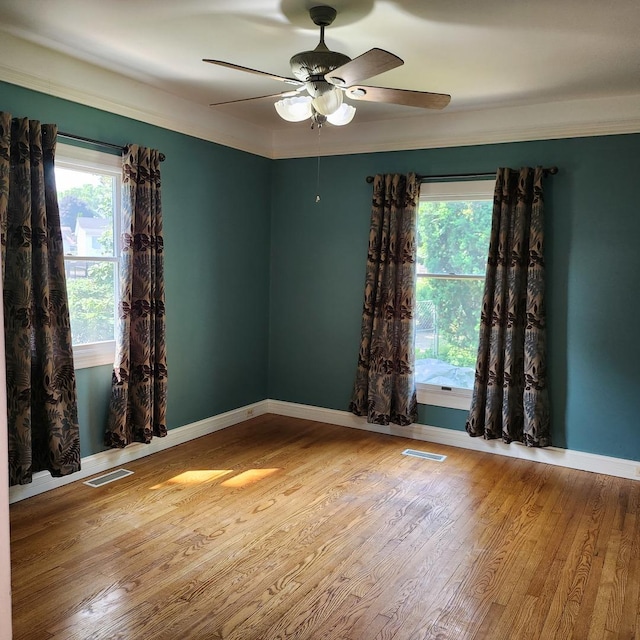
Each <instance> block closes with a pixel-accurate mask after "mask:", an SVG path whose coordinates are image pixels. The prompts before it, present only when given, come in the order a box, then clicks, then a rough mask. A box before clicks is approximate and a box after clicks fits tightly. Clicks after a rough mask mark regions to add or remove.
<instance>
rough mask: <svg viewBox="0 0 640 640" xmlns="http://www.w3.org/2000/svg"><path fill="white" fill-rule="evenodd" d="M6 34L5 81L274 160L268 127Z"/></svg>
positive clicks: (0, 70)
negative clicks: (216, 110)
mask: <svg viewBox="0 0 640 640" xmlns="http://www.w3.org/2000/svg"><path fill="white" fill-rule="evenodd" d="M0 33H1V34H2V37H0V80H3V81H5V82H8V83H10V84H15V85H18V86H21V87H25V88H27V89H33V90H34V91H39V92H41V93H46V94H48V95H52V96H55V97H57V98H63V99H65V100H70V101H72V102H77V103H79V104H83V105H86V106H89V107H94V108H96V109H101V110H103V111H108V112H110V113H115V114H118V115H121V116H125V117H127V118H132V119H133V120H139V121H141V122H145V123H148V124H152V125H155V126H158V127H162V128H164V129H169V130H171V131H177V132H179V133H184V134H187V135H190V136H194V137H196V138H200V139H202V140H208V141H210V142H216V143H218V144H221V145H224V146H227V147H233V148H234V149H239V150H241V151H248V152H249V153H253V154H255V155H259V156H265V157H270V156H271V144H272V143H271V132H270V131H268V130H267V129H264V128H263V127H259V126H257V125H253V124H249V123H247V122H244V121H242V120H239V119H237V118H234V117H232V116H229V115H227V114H223V113H219V112H215V111H213V110H212V109H209V108H208V107H206V106H203V105H199V104H195V103H193V102H190V101H188V100H184V99H183V98H180V97H179V96H176V95H173V94H171V93H168V92H166V91H162V90H160V89H157V88H155V87H152V86H150V85H148V84H145V83H143V82H139V81H137V80H133V79H131V78H128V77H125V76H123V75H121V74H118V73H115V72H113V71H108V70H106V69H103V68H101V67H98V66H96V65H92V64H89V63H87V62H83V61H81V60H77V59H75V58H72V57H71V56H67V55H65V54H62V53H59V52H57V51H52V50H50V49H46V48H44V47H41V46H40V45H37V44H33V43H31V42H27V41H26V40H23V39H21V38H16V37H15V36H12V35H10V34H8V33H5V32H2V31H0ZM150 105H152V106H150ZM71 133H73V132H71Z"/></svg>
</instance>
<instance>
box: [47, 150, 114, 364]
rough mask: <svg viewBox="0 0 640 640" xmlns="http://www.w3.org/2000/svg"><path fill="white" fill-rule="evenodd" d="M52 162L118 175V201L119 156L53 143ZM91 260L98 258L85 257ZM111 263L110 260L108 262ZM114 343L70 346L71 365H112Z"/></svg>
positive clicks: (71, 167)
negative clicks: (53, 154) (54, 150)
mask: <svg viewBox="0 0 640 640" xmlns="http://www.w3.org/2000/svg"><path fill="white" fill-rule="evenodd" d="M55 164H56V166H58V167H63V168H67V169H85V170H86V171H95V170H98V171H100V172H103V173H107V174H110V175H113V176H115V177H116V178H118V180H116V198H117V200H118V202H120V194H121V190H120V188H121V187H120V179H121V178H122V157H121V156H119V155H115V154H110V153H104V152H103V151H96V150H93V149H85V148H83V147H74V146H73V145H68V144H58V145H57V146H56V157H55ZM119 240H120V220H119V216H116V220H115V227H114V238H113V241H114V247H115V253H116V256H117V255H118V253H119ZM88 259H90V260H92V261H95V260H96V259H97V260H99V257H96V256H93V257H90V258H88ZM110 262H111V261H110ZM115 350H116V342H115V340H107V341H104V342H93V343H89V344H79V345H78V344H77V345H73V364H74V367H75V368H76V369H87V368H89V367H99V366H102V365H113V363H114V360H115Z"/></svg>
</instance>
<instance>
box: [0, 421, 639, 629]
mask: <svg viewBox="0 0 640 640" xmlns="http://www.w3.org/2000/svg"><path fill="white" fill-rule="evenodd" d="M408 447H409V448H418V449H425V448H428V449H429V450H431V451H433V452H435V453H443V454H445V455H447V456H448V458H447V460H446V461H445V462H444V463H436V462H432V461H426V460H420V459H416V458H410V457H407V456H402V455H401V452H402V451H403V450H404V449H405V448H408ZM127 468H129V469H131V470H132V471H134V474H133V475H132V476H128V477H127V478H123V479H122V480H120V481H118V482H114V483H112V484H110V485H105V486H104V487H101V488H99V489H91V488H89V487H86V486H85V485H83V484H82V483H72V484H69V485H67V486H65V487H61V488H60V489H56V490H55V491H52V492H49V493H47V494H43V495H41V496H36V497H34V498H30V499H28V500H25V501H22V502H19V503H16V504H14V505H12V506H11V535H12V549H11V551H12V580H13V605H14V637H15V639H16V640H42V639H46V640H86V639H87V638H91V639H92V640H101V639H105V640H106V639H109V640H114V639H117V638H123V639H127V640H132V639H133V638H145V640H146V639H147V638H148V639H154V640H156V639H157V640H164V639H166V640H175V638H195V639H197V638H207V640H215V639H217V638H220V639H222V638H224V639H225V640H232V639H236V640H239V639H242V640H254V639H255V640H257V639H258V638H269V639H270V640H271V639H272V638H273V639H274V640H276V639H277V638H283V639H284V638H290V639H294V638H296V639H302V638H326V639H328V640H330V639H335V640H383V639H385V640H391V639H393V640H417V639H418V638H424V639H427V638H432V639H436V638H439V639H440V638H446V639H447V640H455V639H460V640H469V639H475V640H483V639H484V638H491V640H501V639H505V640H507V639H508V640H539V639H540V638H547V637H549V638H551V637H563V638H572V637H573V638H580V639H581V640H593V639H595V638H598V639H599V640H600V639H606V640H614V639H615V640H631V639H632V638H636V637H640V633H639V631H640V619H639V617H638V611H639V606H640V483H638V482H634V481H631V480H622V479H614V478H610V477H607V476H601V475H598V474H593V473H586V472H581V471H573V470H569V469H561V468H557V467H551V466H547V465H543V464H536V463H533V462H528V461H523V460H517V459H509V458H505V457H500V456H492V455H489V454H486V453H480V452H475V451H472V450H466V449H465V450H461V449H454V448H451V447H446V446H444V445H438V444H428V445H425V443H422V442H420V443H416V442H414V441H411V440H407V439H403V438H396V437H391V436H385V435H380V434H375V433H368V432H363V431H358V430H352V429H346V428H342V427H337V426H332V425H327V424H321V423H315V422H312V421H308V420H297V419H293V418H283V417H280V416H272V415H270V416H260V417H259V418H255V419H253V420H250V421H247V422H246V423H243V424H241V425H237V426H235V427H232V428H229V429H225V430H223V431H220V432H217V433H214V434H211V435H210V436H206V437H203V438H200V439H198V440H195V441H192V442H188V443H185V444H183V445H180V446H179V447H175V448H173V449H171V450H168V451H164V452H161V453H158V454H154V455H153V456H149V457H147V458H143V459H140V460H136V461H134V462H132V463H130V464H128V465H127Z"/></svg>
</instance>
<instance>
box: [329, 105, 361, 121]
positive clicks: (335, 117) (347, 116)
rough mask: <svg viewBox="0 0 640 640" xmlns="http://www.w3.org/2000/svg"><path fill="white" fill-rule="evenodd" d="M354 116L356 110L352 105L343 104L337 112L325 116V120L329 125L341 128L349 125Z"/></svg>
mask: <svg viewBox="0 0 640 640" xmlns="http://www.w3.org/2000/svg"><path fill="white" fill-rule="evenodd" d="M355 115H356V108H355V107H354V106H353V105H350V104H347V103H346V102H343V103H342V105H341V106H340V108H339V109H338V110H337V111H335V112H334V113H332V114H330V115H328V116H327V120H328V121H329V122H330V123H331V124H335V125H337V126H339V127H341V126H342V125H344V124H349V123H350V122H351V121H352V120H353V116H355Z"/></svg>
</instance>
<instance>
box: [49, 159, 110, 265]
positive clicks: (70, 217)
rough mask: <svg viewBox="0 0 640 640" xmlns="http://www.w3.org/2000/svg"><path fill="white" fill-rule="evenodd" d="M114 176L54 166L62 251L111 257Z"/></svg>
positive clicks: (70, 254) (78, 254) (73, 254)
mask: <svg viewBox="0 0 640 640" xmlns="http://www.w3.org/2000/svg"><path fill="white" fill-rule="evenodd" d="M114 181H115V178H114V177H113V176H109V175H104V174H99V173H91V172H90V171H80V170H76V169H67V168H62V167H56V186H57V189H58V205H59V207H60V225H61V226H62V240H63V244H64V252H65V254H66V255H69V256H113V255H114V253H113V210H114V193H115V184H114Z"/></svg>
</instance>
